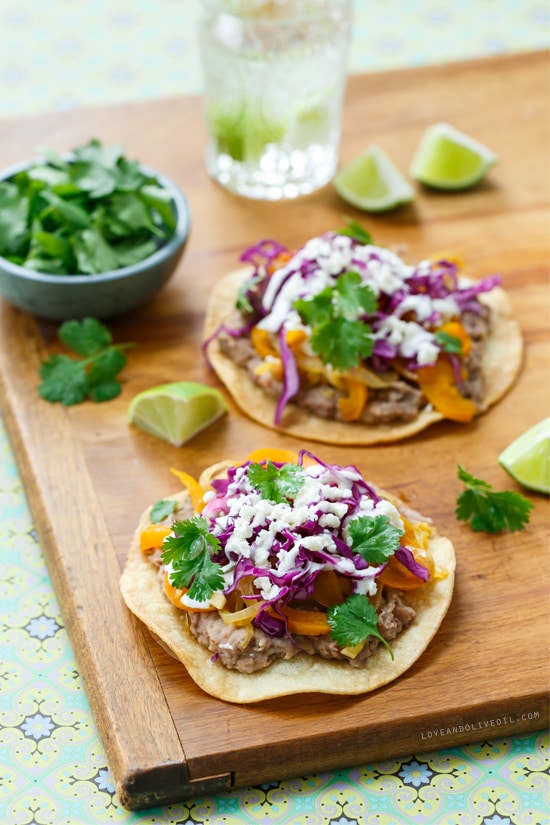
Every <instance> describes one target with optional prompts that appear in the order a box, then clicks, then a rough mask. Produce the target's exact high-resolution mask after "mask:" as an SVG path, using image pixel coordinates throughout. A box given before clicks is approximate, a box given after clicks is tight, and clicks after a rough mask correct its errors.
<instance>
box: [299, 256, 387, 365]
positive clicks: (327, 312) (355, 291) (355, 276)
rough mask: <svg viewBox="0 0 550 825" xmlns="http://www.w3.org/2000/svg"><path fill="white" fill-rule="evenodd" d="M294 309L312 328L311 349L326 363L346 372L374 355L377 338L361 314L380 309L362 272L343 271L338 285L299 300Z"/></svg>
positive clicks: (337, 282)
mask: <svg viewBox="0 0 550 825" xmlns="http://www.w3.org/2000/svg"><path fill="white" fill-rule="evenodd" d="M294 308H295V309H296V311H297V312H298V313H299V315H300V317H301V318H302V320H303V322H304V323H305V324H308V325H309V326H310V327H311V339H310V343H311V348H312V349H313V351H314V352H315V353H316V354H317V355H319V356H320V358H321V359H322V360H323V362H324V363H325V364H331V365H332V366H333V367H334V368H335V369H337V370H341V371H346V370H350V369H353V367H355V366H357V364H358V363H359V361H360V360H361V358H368V356H369V355H371V353H372V350H373V347H374V339H373V337H372V332H371V328H370V326H369V325H368V324H366V323H365V322H364V321H363V320H362V319H361V316H363V315H367V314H369V313H373V312H375V311H376V296H375V294H374V292H373V290H372V289H371V287H370V286H368V285H367V284H363V283H362V281H361V276H360V275H359V273H358V272H344V273H342V275H340V276H339V278H338V279H337V281H336V283H335V285H334V287H326V288H325V289H323V290H322V291H321V292H319V293H317V295H314V296H313V297H312V298H309V299H302V298H299V299H297V300H296V301H295V302H294Z"/></svg>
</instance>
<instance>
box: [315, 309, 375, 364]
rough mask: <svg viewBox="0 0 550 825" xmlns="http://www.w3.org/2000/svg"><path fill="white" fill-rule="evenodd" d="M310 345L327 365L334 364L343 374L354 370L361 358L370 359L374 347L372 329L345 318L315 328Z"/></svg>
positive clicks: (359, 322) (360, 322)
mask: <svg viewBox="0 0 550 825" xmlns="http://www.w3.org/2000/svg"><path fill="white" fill-rule="evenodd" d="M310 343H311V348H312V350H313V351H314V352H315V353H317V355H319V356H320V357H321V358H322V359H323V361H324V363H325V364H332V366H333V367H334V368H335V369H337V370H341V371H342V372H345V371H346V370H350V369H353V367H355V366H357V364H358V363H359V360H360V359H361V358H368V356H369V355H371V353H372V350H373V347H374V340H373V338H372V335H371V332H370V327H369V326H367V324H364V323H363V322H362V321H347V320H346V319H345V318H335V319H334V320H332V321H327V322H326V323H324V324H321V325H320V326H318V327H314V328H313V330H312V333H311V339H310Z"/></svg>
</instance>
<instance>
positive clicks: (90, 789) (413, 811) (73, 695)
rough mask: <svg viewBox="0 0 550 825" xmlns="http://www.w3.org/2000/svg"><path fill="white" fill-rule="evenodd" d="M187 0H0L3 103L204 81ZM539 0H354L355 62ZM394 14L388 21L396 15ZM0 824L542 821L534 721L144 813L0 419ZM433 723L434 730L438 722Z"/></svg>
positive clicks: (540, 19) (469, 37)
mask: <svg viewBox="0 0 550 825" xmlns="http://www.w3.org/2000/svg"><path fill="white" fill-rule="evenodd" d="M196 9H197V0H184V2H176V0H139V2H137V0H135V2H133V3H127V2H123V0H93V1H92V0H79V2H78V3H69V2H67V0H50V2H48V3H36V2H32V0H18V2H17V3H16V2H15V0H13V2H10V0H2V2H1V3H0V88H1V93H0V117H6V116H7V117H11V116H13V115H19V114H28V113H32V112H37V111H42V110H45V109H56V108H57V109H64V108H68V107H74V106H79V105H89V104H95V103H100V104H105V103H115V102H118V101H121V100H136V99H145V98H147V97H155V96H168V95H172V94H181V93H186V92H195V91H197V90H198V89H199V88H200V80H199V76H198V73H197V53H196V43H195V38H194V33H193V27H194V18H195V15H196ZM548 18H549V8H548V4H547V2H543V1H542V0H541V2H538V1H537V0H483V2H482V3H480V2H478V0H462V2H461V3H460V4H451V3H448V2H444V0H441V1H440V2H437V0H368V2H367V1H366V0H364V2H363V0H356V3H355V29H354V37H353V42H352V54H351V66H350V68H351V70H352V71H362V70H369V69H384V68H396V67H400V66H407V65H419V64H421V63H430V62H432V63H435V62H437V61H439V60H452V59H465V58H468V57H474V56H477V55H482V54H489V53H495V52H499V51H502V52H506V51H508V52H509V51H518V50H524V49H530V48H540V47H545V46H546V45H547V42H548ZM396 20H399V26H397V25H396V23H395V21H396ZM0 514H1V519H0V570H1V576H0V582H1V583H0V604H1V613H2V620H1V625H0V628H1V629H0V639H1V643H2V645H1V647H2V657H1V660H0V684H1V691H0V823H1V825H89V823H104V822H118V823H140V825H154V824H155V825H156V823H159V824H160V823H164V824H165V825H183V823H212V825H214V824H215V825H222V823H223V825H245V823H246V824H248V823H254V825H276V823H277V824H278V823H280V825H283V823H284V825H329V823H330V825H347V824H348V823H356V824H357V825H405V823H411V825H415V824H416V823H426V824H427V823H433V825H545V823H550V817H549V815H548V811H549V810H550V804H549V791H550V783H549V780H548V773H549V768H550V760H549V758H548V753H547V750H548V736H547V733H545V732H540V733H534V734H531V735H528V736H521V737H514V738H508V737H507V735H506V734H507V732H506V720H505V719H488V720H487V732H488V734H490V735H491V737H492V738H490V739H487V741H485V742H483V743H481V744H476V745H471V746H469V747H462V748H452V749H445V739H444V732H434V741H433V745H434V748H441V747H442V748H443V749H442V750H434V751H433V752H431V753H424V754H422V755H411V756H410V757H408V758H406V759H394V760H389V761H386V762H380V763H378V764H373V765H361V766H358V767H355V768H352V769H347V770H342V771H339V772H330V773H324V774H319V775H317V776H310V777H299V778H297V779H293V780H289V781H284V782H280V783H276V782H273V783H270V784H267V785H261V786H258V787H254V788H249V789H246V790H239V791H234V792H230V793H223V794H219V795H216V796H212V797H208V798H201V799H195V800H192V801H188V802H185V803H181V804H177V805H169V806H166V807H165V808H158V809H153V810H150V811H146V812H141V813H129V812H127V811H125V810H124V809H123V808H122V807H121V806H120V804H119V803H118V800H117V798H116V796H115V794H114V789H113V784H112V780H111V776H110V773H109V768H108V766H107V762H106V758H105V752H104V750H103V746H102V744H101V741H100V740H99V738H98V734H97V730H96V727H95V724H94V721H93V718H92V716H91V714H90V709H89V705H88V701H87V698H86V694H85V693H84V690H83V686H82V682H81V679H80V675H79V673H78V669H77V667H76V664H75V660H74V657H73V653H72V650H71V647H70V643H69V641H68V638H67V634H66V632H65V628H64V627H63V621H62V619H61V616H60V611H59V607H58V604H57V602H56V598H55V595H54V593H53V590H52V586H51V582H50V579H49V576H48V572H47V570H46V567H45V563H44V558H43V556H42V552H41V549H40V546H39V544H38V542H37V538H36V534H35V531H34V528H33V524H32V520H31V516H30V513H29V511H28V507H27V502H26V498H25V495H24V491H23V488H22V484H21V480H20V478H19V475H18V471H17V467H16V465H15V461H14V458H13V454H12V452H11V449H10V445H9V443H8V440H7V436H6V433H5V430H4V427H3V424H2V421H1V420H0ZM436 733H437V735H436Z"/></svg>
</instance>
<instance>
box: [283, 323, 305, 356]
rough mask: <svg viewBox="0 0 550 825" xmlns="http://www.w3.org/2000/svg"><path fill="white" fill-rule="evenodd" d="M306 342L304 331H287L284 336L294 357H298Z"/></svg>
mask: <svg viewBox="0 0 550 825" xmlns="http://www.w3.org/2000/svg"><path fill="white" fill-rule="evenodd" d="M306 340H307V332H306V331H305V329H289V330H288V332H287V334H286V342H287V344H288V346H289V347H290V349H291V350H292V352H293V353H294V355H299V354H300V350H301V348H302V344H303V343H304V341H306Z"/></svg>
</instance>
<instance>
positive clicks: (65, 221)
mask: <svg viewBox="0 0 550 825" xmlns="http://www.w3.org/2000/svg"><path fill="white" fill-rule="evenodd" d="M175 227H176V216H175V211H174V208H173V202H172V197H171V195H170V193H169V192H168V191H167V190H166V189H165V188H164V187H163V186H162V185H161V184H160V182H159V180H158V179H157V178H155V177H152V176H150V175H146V174H144V172H142V170H141V169H140V166H139V164H138V163H137V162H136V161H130V160H128V159H127V158H125V157H124V156H123V154H122V148H121V147H120V146H118V145H113V146H102V145H101V143H100V142H99V141H97V140H92V141H90V142H89V143H88V144H86V145H85V146H81V147H78V148H77V149H75V150H74V152H73V158H72V159H71V160H70V161H68V160H65V159H64V158H62V157H60V156H59V155H57V154H56V153H55V152H51V151H49V150H42V152H41V159H40V161H37V162H36V163H34V164H33V165H31V166H30V168H29V169H26V170H23V171H22V172H19V173H17V174H16V175H14V177H13V178H12V179H11V180H10V181H5V182H3V183H2V184H0V255H2V256H3V257H5V258H7V259H8V260H10V261H12V262H13V263H16V264H19V265H22V266H27V267H29V268H31V269H33V270H34V271H38V272H49V273H54V274H59V275H82V274H84V275H96V274H98V273H103V272H108V271H110V270H112V269H119V268H120V267H122V266H127V265H129V264H131V263H135V262H138V261H141V260H144V259H145V258H147V257H149V255H151V254H152V253H153V252H154V251H155V250H156V249H157V248H158V247H159V246H160V244H161V243H163V242H164V241H166V240H168V239H169V238H170V237H171V236H172V235H173V233H174V230H175Z"/></svg>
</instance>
